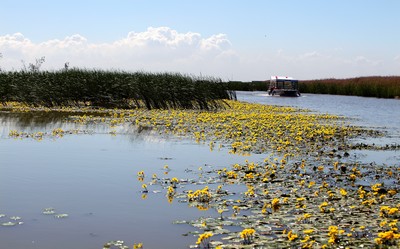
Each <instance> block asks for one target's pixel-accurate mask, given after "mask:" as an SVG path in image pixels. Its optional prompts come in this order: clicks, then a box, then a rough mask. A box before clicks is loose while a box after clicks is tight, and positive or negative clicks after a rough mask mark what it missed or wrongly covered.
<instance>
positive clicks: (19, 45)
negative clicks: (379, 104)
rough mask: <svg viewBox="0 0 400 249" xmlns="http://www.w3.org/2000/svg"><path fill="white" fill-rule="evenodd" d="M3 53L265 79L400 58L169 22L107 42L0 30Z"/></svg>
mask: <svg viewBox="0 0 400 249" xmlns="http://www.w3.org/2000/svg"><path fill="white" fill-rule="evenodd" d="M239 51H240V52H239ZM249 51H257V52H253V53H251V52H249ZM288 51H291V52H288ZM0 53H1V54H2V55H3V56H2V58H0V68H2V69H5V70H19V69H20V68H21V67H22V63H21V60H24V61H25V62H26V63H29V62H34V61H35V59H36V58H41V57H42V56H45V57H46V62H45V63H44V64H43V66H42V69H50V70H53V69H55V70H57V69H60V68H62V67H63V66H64V63H65V62H69V63H70V66H71V67H83V68H102V69H122V70H129V71H138V70H145V71H157V72H159V71H172V72H181V73H188V74H194V75H199V74H202V75H211V76H216V77H220V78H221V79H222V80H244V81H251V80H265V79H268V78H269V76H270V75H288V76H294V77H297V78H300V79H315V78H330V77H336V78H345V77H355V76H363V75H365V76H366V75H394V74H398V65H399V62H400V55H398V56H396V57H394V58H393V57H391V58H386V59H382V58H376V56H375V57H374V56H370V55H359V56H353V55H351V53H349V51H346V48H345V47H344V48H342V47H341V48H340V49H338V48H331V49H329V48H328V49H325V50H323V51H318V50H311V51H302V50H301V49H297V50H296V51H293V50H288V49H287V48H284V49H279V50H272V49H271V50H268V48H267V49H265V48H263V49H256V48H251V49H250V48H242V49H241V50H239V48H235V47H234V45H233V43H232V42H231V41H230V40H229V38H228V36H227V35H226V34H214V35H211V36H209V37H204V36H202V35H201V34H200V33H195V32H186V33H182V32H178V31H177V30H174V29H171V28H169V27H149V28H148V29H147V30H145V31H142V32H134V31H132V32H129V33H128V34H127V36H126V37H124V38H122V39H118V40H115V41H112V42H108V43H94V42H91V41H90V40H88V39H87V38H85V37H84V36H83V35H80V34H74V35H71V36H67V37H65V38H64V39H52V40H48V41H44V42H40V43H35V42H32V41H31V40H30V39H29V38H28V37H25V36H24V35H23V34H21V33H15V34H8V35H4V36H0ZM371 58H374V59H371Z"/></svg>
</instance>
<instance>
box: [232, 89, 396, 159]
mask: <svg viewBox="0 0 400 249" xmlns="http://www.w3.org/2000/svg"><path fill="white" fill-rule="evenodd" d="M237 97H238V100H240V101H246V102H250V103H261V104H267V105H278V106H292V107H296V108H301V109H308V110H310V111H312V112H316V113H322V114H324V113H328V114H334V115H338V116H343V117H345V118H347V119H349V123H350V124H351V125H356V126H362V127H367V128H370V129H377V130H380V131H384V132H386V135H385V136H384V137H378V138H359V139H357V140H355V141H354V143H366V144H376V145H386V144H397V145H398V144H400V100H397V99H378V98H365V97H356V96H341V95H321V94H302V95H301V97H298V98H292V97H279V96H269V95H268V94H267V93H265V92H257V91H256V92H238V93H237ZM353 154H354V157H355V158H354V160H356V161H360V162H375V163H378V164H395V165H399V162H400V151H398V150H397V151H379V152H376V151H353ZM399 166H400V165H399Z"/></svg>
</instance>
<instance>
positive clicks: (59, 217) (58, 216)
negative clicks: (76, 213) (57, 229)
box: [54, 214, 68, 219]
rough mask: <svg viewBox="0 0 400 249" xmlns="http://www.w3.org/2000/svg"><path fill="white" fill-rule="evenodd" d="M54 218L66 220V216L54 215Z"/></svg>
mask: <svg viewBox="0 0 400 249" xmlns="http://www.w3.org/2000/svg"><path fill="white" fill-rule="evenodd" d="M54 217H55V218H57V219H62V218H67V217H68V214H56V215H54Z"/></svg>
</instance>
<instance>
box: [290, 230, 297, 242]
mask: <svg viewBox="0 0 400 249" xmlns="http://www.w3.org/2000/svg"><path fill="white" fill-rule="evenodd" d="M298 237H299V236H298V235H297V234H294V233H293V231H292V230H290V231H289V232H288V234H287V238H288V239H289V241H293V240H295V239H297V238H298Z"/></svg>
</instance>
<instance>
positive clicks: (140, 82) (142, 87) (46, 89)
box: [0, 69, 235, 109]
mask: <svg viewBox="0 0 400 249" xmlns="http://www.w3.org/2000/svg"><path fill="white" fill-rule="evenodd" d="M234 98H235V95H234V92H232V91H229V90H227V87H226V85H225V84H222V82H221V80H220V79H217V78H213V77H194V76H188V75H182V74H179V73H147V72H135V73H129V72H123V71H103V70H83V69H70V70H60V71H53V72H49V71H43V72H27V71H17V72H0V101H1V102H3V103H4V102H7V101H18V102H22V103H26V104H30V105H36V106H39V105H42V106H47V107H51V106H79V105H82V104H90V105H94V106H99V107H119V108H142V107H145V108H148V109H154V108H160V109H169V108H184V109H212V108H219V107H221V106H223V100H224V99H234Z"/></svg>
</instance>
